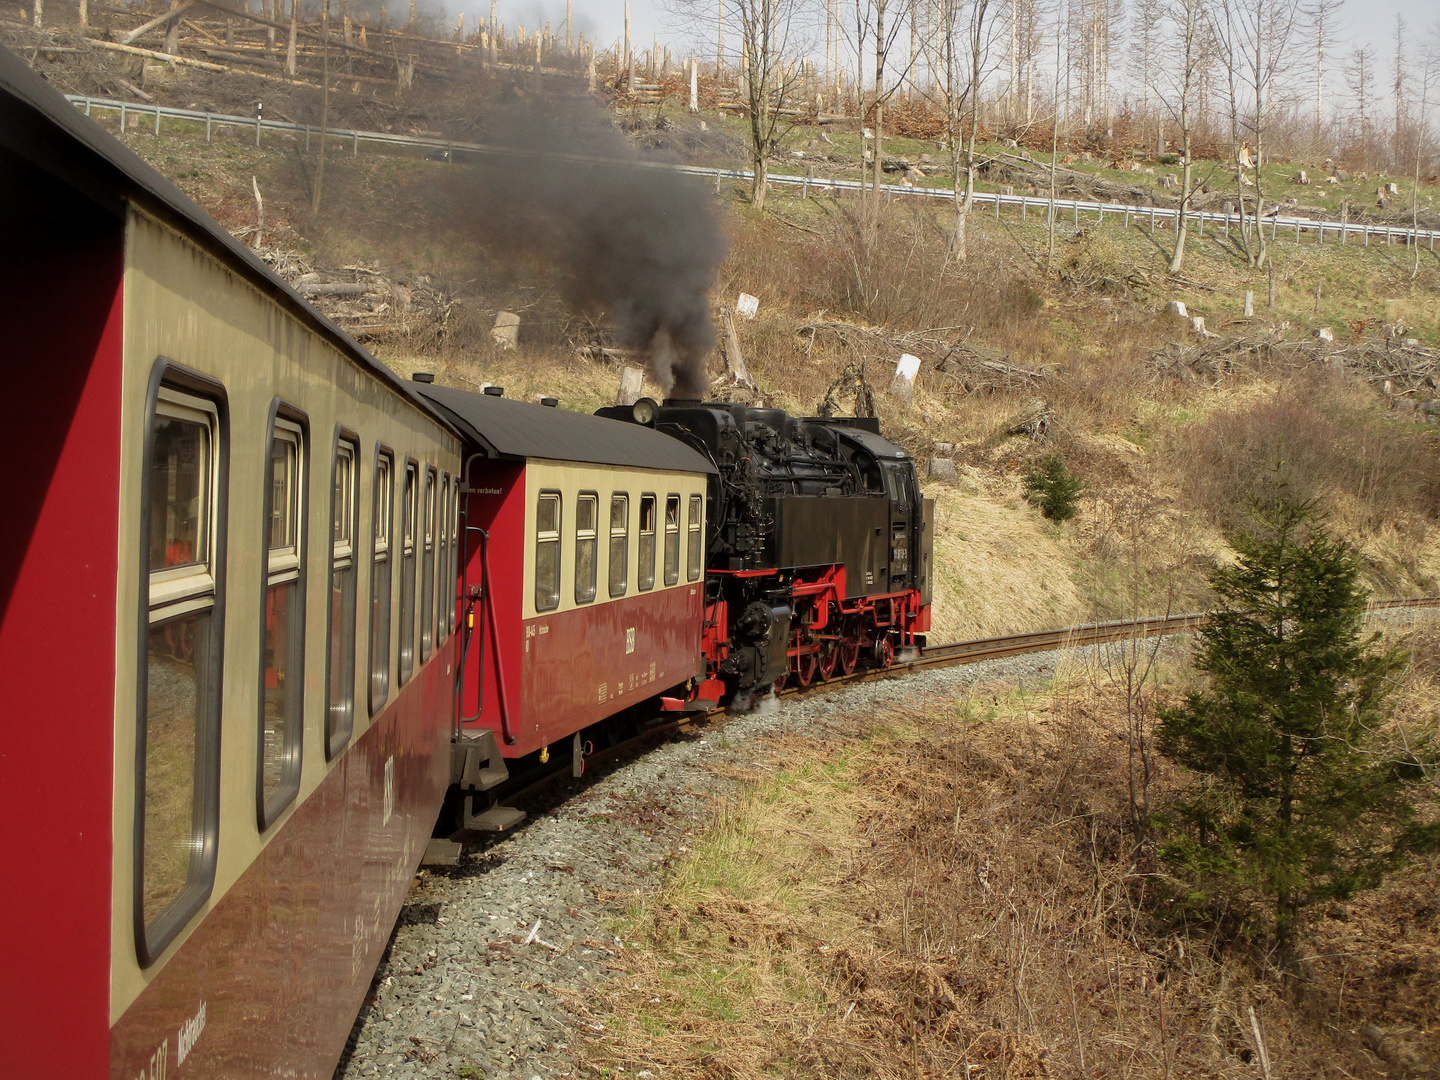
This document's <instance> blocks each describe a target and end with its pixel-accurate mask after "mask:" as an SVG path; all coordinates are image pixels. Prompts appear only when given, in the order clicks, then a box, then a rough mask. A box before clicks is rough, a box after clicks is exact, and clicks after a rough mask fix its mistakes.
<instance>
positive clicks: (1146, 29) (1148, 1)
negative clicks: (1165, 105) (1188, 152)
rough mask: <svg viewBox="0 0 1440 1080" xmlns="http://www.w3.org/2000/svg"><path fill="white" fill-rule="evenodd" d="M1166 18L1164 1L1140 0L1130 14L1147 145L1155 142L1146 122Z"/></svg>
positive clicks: (1133, 64) (1133, 58)
mask: <svg viewBox="0 0 1440 1080" xmlns="http://www.w3.org/2000/svg"><path fill="white" fill-rule="evenodd" d="M1164 17H1165V4H1164V0H1138V2H1137V3H1136V4H1135V7H1134V9H1133V11H1132V13H1131V16H1130V64H1131V71H1132V72H1133V73H1134V75H1135V78H1136V81H1137V82H1139V84H1140V116H1139V120H1140V131H1141V137H1140V141H1141V144H1142V145H1145V146H1153V145H1154V140H1153V139H1150V138H1148V137H1146V134H1145V130H1146V129H1145V125H1146V124H1148V123H1149V122H1150V120H1151V116H1150V91H1151V88H1152V87H1153V86H1154V83H1155V79H1154V75H1155V71H1154V68H1155V60H1156V53H1157V51H1158V49H1159V44H1160V36H1161V22H1162V20H1163V19H1164Z"/></svg>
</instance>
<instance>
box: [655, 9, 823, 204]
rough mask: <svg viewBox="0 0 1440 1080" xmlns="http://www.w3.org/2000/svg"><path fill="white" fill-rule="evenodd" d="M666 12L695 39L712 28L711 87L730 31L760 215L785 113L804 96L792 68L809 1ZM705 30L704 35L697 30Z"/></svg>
mask: <svg viewBox="0 0 1440 1080" xmlns="http://www.w3.org/2000/svg"><path fill="white" fill-rule="evenodd" d="M668 10H669V12H670V13H671V15H673V16H674V17H675V18H676V20H677V21H679V22H681V23H682V24H689V26H690V27H691V28H692V29H693V30H694V31H695V32H696V36H697V37H700V36H701V35H705V36H708V31H709V27H710V26H711V25H712V23H711V20H712V18H713V19H714V20H715V21H714V24H713V25H715V26H716V66H717V70H716V81H717V82H718V81H719V78H720V69H721V68H723V66H724V60H725V58H726V57H725V48H726V45H727V43H728V40H730V39H727V38H726V37H725V36H724V27H725V26H726V25H728V26H729V27H730V29H731V30H732V35H731V39H734V38H738V41H736V44H735V46H734V54H733V56H734V61H735V66H736V67H738V68H739V69H740V71H741V79H740V100H741V104H742V105H744V107H745V119H746V135H747V136H748V137H749V143H750V166H751V171H752V177H751V182H750V203H751V205H752V206H753V207H754V208H755V209H756V210H757V211H763V210H764V209H765V191H766V185H767V182H768V179H769V174H770V161H771V159H772V158H773V157H774V156H775V152H776V150H777V149H778V148H779V146H780V142H781V140H782V139H783V138H784V137H785V135H786V133H787V132H788V131H789V128H790V126H791V124H790V122H789V121H787V120H786V113H787V112H788V111H790V110H791V109H792V108H793V107H794V106H795V104H796V103H797V102H798V101H799V99H800V98H801V96H802V95H803V92H804V86H803V84H804V66H803V65H800V64H796V63H794V59H795V58H796V57H797V56H799V55H802V54H803V53H804V51H805V50H806V48H807V47H808V46H809V38H808V31H809V30H810V28H811V27H810V22H811V15H812V14H813V13H812V10H811V4H810V3H809V2H808V0H716V3H715V4H714V5H713V6H712V3H711V0H670V2H669V7H668ZM701 27H704V28H705V29H703V30H702V29H701Z"/></svg>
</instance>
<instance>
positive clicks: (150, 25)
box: [120, 0, 199, 45]
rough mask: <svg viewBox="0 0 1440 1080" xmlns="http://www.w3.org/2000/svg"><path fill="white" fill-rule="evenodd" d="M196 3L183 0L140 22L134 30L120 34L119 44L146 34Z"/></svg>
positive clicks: (197, 1) (125, 43) (190, 0)
mask: <svg viewBox="0 0 1440 1080" xmlns="http://www.w3.org/2000/svg"><path fill="white" fill-rule="evenodd" d="M197 3H199V0H185V3H183V4H181V5H180V6H179V7H175V8H171V9H170V10H169V11H167V12H165V14H163V15H157V16H156V17H155V18H153V19H151V20H150V21H149V22H143V23H141V24H140V25H139V26H137V27H136V28H135V29H134V30H131V31H130V32H129V33H128V34H125V35H124V36H122V37H121V38H120V44H121V45H129V44H130V43H131V42H132V41H134V40H135V39H136V38H138V37H141V36H142V35H144V34H148V33H149V32H150V31H151V30H154V29H155V28H156V27H157V26H159V25H161V24H162V23H167V22H170V21H171V20H172V19H175V18H178V17H179V16H180V14H181V13H182V12H186V11H189V10H190V9H191V8H193V7H194V6H195V5H196V4H197Z"/></svg>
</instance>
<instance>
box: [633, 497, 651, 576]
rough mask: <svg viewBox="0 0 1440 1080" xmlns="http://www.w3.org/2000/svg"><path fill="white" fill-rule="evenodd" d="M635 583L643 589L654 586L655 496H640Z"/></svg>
mask: <svg viewBox="0 0 1440 1080" xmlns="http://www.w3.org/2000/svg"><path fill="white" fill-rule="evenodd" d="M635 577H636V579H637V580H636V582H635V584H636V585H637V586H639V588H640V589H641V590H642V591H643V590H645V589H653V588H654V587H655V496H654V495H641V496H640V552H639V558H638V565H637V566H636V567H635Z"/></svg>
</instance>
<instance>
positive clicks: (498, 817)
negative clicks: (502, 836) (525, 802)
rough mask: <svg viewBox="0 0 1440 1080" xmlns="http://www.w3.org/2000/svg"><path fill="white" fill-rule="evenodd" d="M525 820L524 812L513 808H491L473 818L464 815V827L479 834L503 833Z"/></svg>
mask: <svg viewBox="0 0 1440 1080" xmlns="http://www.w3.org/2000/svg"><path fill="white" fill-rule="evenodd" d="M524 820H525V811H524V810H517V809H516V808H515V807H513V806H492V807H490V809H489V810H486V811H485V812H484V813H483V814H476V815H475V816H474V817H471V816H470V815H468V814H467V815H465V827H466V828H467V829H476V830H478V831H480V832H504V831H505V830H506V829H512V828H514V827H515V826H516V825H519V824H520V822H522V821H524Z"/></svg>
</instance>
